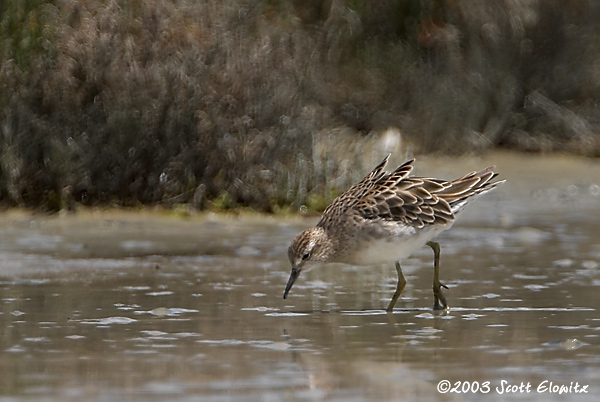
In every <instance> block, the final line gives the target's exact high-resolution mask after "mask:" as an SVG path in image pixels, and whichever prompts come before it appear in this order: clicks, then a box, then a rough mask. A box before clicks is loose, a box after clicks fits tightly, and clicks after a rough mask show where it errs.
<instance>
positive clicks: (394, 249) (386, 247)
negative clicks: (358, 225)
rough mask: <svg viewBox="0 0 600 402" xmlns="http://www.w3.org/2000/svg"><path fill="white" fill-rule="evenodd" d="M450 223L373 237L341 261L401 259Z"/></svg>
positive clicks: (382, 262) (357, 263) (380, 262)
mask: <svg viewBox="0 0 600 402" xmlns="http://www.w3.org/2000/svg"><path fill="white" fill-rule="evenodd" d="M450 226H452V223H449V224H447V225H436V226H432V227H429V228H428V229H422V230H417V231H415V232H413V233H410V234H408V233H405V234H403V235H399V236H393V237H388V238H380V239H374V240H370V241H367V242H365V243H364V244H361V245H359V246H358V247H357V248H356V251H355V252H354V253H351V254H349V255H348V257H349V258H348V259H345V260H344V261H343V262H345V263H348V264H356V265H375V264H387V263H394V262H396V261H401V260H402V259H404V258H406V257H408V256H410V255H411V254H412V253H413V252H414V251H416V250H418V249H420V248H421V247H423V246H424V245H425V243H427V242H428V241H429V240H431V239H433V238H434V237H436V236H437V235H439V234H440V233H441V232H443V231H444V230H446V229H449V228H450Z"/></svg>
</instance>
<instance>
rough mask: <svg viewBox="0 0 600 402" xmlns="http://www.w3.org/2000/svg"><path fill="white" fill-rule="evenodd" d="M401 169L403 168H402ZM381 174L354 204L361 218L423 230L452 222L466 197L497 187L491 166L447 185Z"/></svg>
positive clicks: (446, 182) (404, 176)
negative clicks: (400, 223) (402, 224)
mask: <svg viewBox="0 0 600 402" xmlns="http://www.w3.org/2000/svg"><path fill="white" fill-rule="evenodd" d="M403 166H404V165H403ZM407 175H408V173H407V174H405V175H403V176H402V177H398V176H396V175H395V172H392V173H390V174H387V175H386V174H384V175H382V176H381V177H380V178H379V179H378V180H377V181H376V183H374V185H373V186H372V187H371V191H369V192H368V193H367V194H365V195H364V196H363V197H362V198H361V199H360V201H359V202H358V203H357V204H356V210H357V212H358V213H359V214H360V216H361V217H363V218H364V219H383V220H387V221H396V222H402V223H405V224H407V225H410V226H414V227H417V228H422V227H424V226H425V225H438V224H446V223H448V222H450V221H452V220H454V214H455V213H456V212H458V211H459V210H460V209H462V207H463V206H464V205H466V203H467V202H468V200H469V198H470V197H472V196H474V195H476V194H480V193H482V192H485V191H488V190H491V189H492V188H493V187H495V186H496V184H498V183H500V182H497V183H490V180H491V179H492V178H494V177H495V176H496V173H494V172H493V167H489V168H487V169H484V170H482V171H480V172H472V173H469V174H467V175H465V176H463V177H461V178H459V179H457V180H454V181H452V182H448V181H445V180H439V179H429V178H422V177H406V176H407Z"/></svg>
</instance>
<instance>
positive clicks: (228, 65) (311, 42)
mask: <svg viewBox="0 0 600 402" xmlns="http://www.w3.org/2000/svg"><path fill="white" fill-rule="evenodd" d="M8 3H9V4H8V5H7V4H4V3H3V4H2V5H0V11H1V12H2V13H0V15H2V17H0V30H1V31H0V35H1V43H0V63H1V64H0V131H1V135H2V137H1V138H2V141H1V143H0V200H1V201H2V202H3V203H4V204H6V205H20V206H29V207H42V208H45V209H49V210H57V209H60V208H72V207H74V206H76V205H77V204H78V203H82V204H92V205H99V204H101V205H105V204H119V205H137V204H156V203H162V204H167V205H172V204H176V203H190V204H192V205H193V206H194V207H196V208H205V207H207V206H213V207H214V208H228V207H234V206H242V205H248V206H252V207H253V208H256V209H258V210H263V211H276V210H279V209H280V208H289V207H290V206H291V207H292V208H297V207H298V206H299V205H300V204H305V203H309V204H310V205H311V206H313V207H314V208H320V207H321V206H322V205H323V204H324V203H326V202H327V201H329V200H330V199H331V197H333V196H334V195H335V193H336V192H337V190H338V189H343V188H344V187H346V186H347V185H348V184H349V183H350V182H352V181H354V180H356V179H358V178H359V176H360V174H361V173H363V172H364V171H365V170H366V169H368V167H369V166H370V165H372V163H373V162H374V161H375V160H377V159H378V158H380V157H381V155H382V153H383V151H384V150H383V149H382V148H381V147H379V145H378V144H380V142H378V141H379V140H380V139H381V137H382V134H381V133H384V132H385V130H386V129H387V128H388V127H398V128H399V129H400V131H401V132H402V139H403V143H402V144H403V145H399V147H401V148H402V147H403V149H405V148H406V144H407V143H410V144H412V145H411V146H412V147H414V148H415V149H416V150H417V151H419V152H445V153H463V152H477V151H479V150H483V149H488V148H493V147H498V146H501V147H510V148H516V149H521V150H525V151H555V150H560V151H568V152H575V153H579V154H584V155H591V156H598V155H600V137H599V135H598V129H597V128H598V124H599V123H600V114H599V112H598V108H597V107H596V106H595V102H596V99H598V97H599V96H598V95H600V93H599V92H600V76H598V71H599V70H598V69H597V68H596V66H597V65H598V64H599V63H600V38H599V37H598V35H599V33H600V31H599V29H600V28H599V26H598V25H597V23H596V21H598V20H600V18H599V17H600V6H598V5H596V4H595V3H594V2H587V3H586V2H581V1H575V0H569V1H560V0H548V1H544V2H539V1H519V2H513V1H508V0H506V1H502V2H488V1H483V0H481V1H446V2H436V3H434V2H430V1H426V0H423V1H416V2H406V1H399V0H396V1H392V0H389V1H377V2H375V3H373V2H368V5H367V1H348V2H343V1H340V0H332V1H330V2H321V1H316V0H313V1H306V2H295V1H290V0H279V1H277V0H275V1H273V0H271V1H266V0H265V1H249V0H247V1H243V0H239V1H219V0H207V1H202V2H197V1H192V0H174V1H160V0H144V1H141V0H121V1H116V0H104V1H100V0H88V1H78V0H56V1H52V2H50V1H42V0H37V1H26V2H25V1H24V2H14V3H11V2H8ZM15 4H16V5H15ZM383 138H384V139H385V138H387V137H385V135H384V136H383ZM384 148H385V147H384ZM387 148H389V147H387ZM358 161H362V162H358ZM363 163H364V165H363ZM311 194H325V196H322V199H320V198H318V197H317V198H315V196H314V195H313V196H312V198H311Z"/></svg>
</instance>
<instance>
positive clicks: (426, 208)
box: [283, 155, 504, 311]
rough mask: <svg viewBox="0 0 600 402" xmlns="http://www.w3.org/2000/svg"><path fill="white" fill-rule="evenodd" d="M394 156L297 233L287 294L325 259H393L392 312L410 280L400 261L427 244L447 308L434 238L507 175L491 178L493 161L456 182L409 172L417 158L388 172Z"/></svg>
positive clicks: (437, 303) (440, 304)
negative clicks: (313, 225)
mask: <svg viewBox="0 0 600 402" xmlns="http://www.w3.org/2000/svg"><path fill="white" fill-rule="evenodd" d="M389 157H390V155H388V156H386V157H385V158H384V159H383V161H382V162H381V163H380V164H379V165H377V166H376V167H375V169H373V171H372V172H371V173H369V174H368V175H367V176H366V177H365V178H364V179H362V180H361V181H360V182H358V183H357V184H355V185H354V186H352V187H350V189H348V191H346V192H345V193H343V194H341V195H340V196H338V197H337V198H336V199H334V200H333V202H332V203H331V204H330V205H329V206H328V207H327V208H326V209H325V211H324V212H323V215H322V216H321V219H320V220H319V222H318V223H317V225H316V226H315V227H312V228H309V229H306V230H304V231H303V232H301V233H300V234H298V235H297V236H296V237H295V238H294V240H293V241H292V244H291V245H290V247H289V249H288V258H289V260H290V263H291V264H292V272H291V274H290V278H289V280H288V282H287V285H286V287H285V292H284V293H283V298H284V299H285V298H286V297H287V295H288V293H289V291H290V289H291V288H292V285H293V284H294V282H295V281H296V279H298V277H299V276H300V273H301V272H307V271H310V270H311V269H313V268H315V267H318V266H322V265H324V264H326V263H331V262H341V263H347V264H355V265H374V264H383V263H392V262H395V266H396V271H397V272H398V284H397V287H396V292H395V293H394V296H393V297H392V300H391V301H390V304H389V305H388V307H387V311H392V309H393V308H394V305H395V304H396V301H397V300H398V298H399V297H400V294H401V293H402V290H403V289H404V286H405V285H406V280H405V279H404V274H403V273H402V268H401V267H400V261H401V260H402V259H403V258H406V257H408V256H409V255H410V254H411V253H412V252H413V251H415V250H417V249H419V248H421V247H423V246H424V245H428V246H429V247H431V248H432V249H433V253H434V264H433V267H434V271H433V297H434V306H433V308H434V309H435V310H443V309H447V308H448V303H447V302H446V298H445V297H444V295H443V293H442V290H441V288H442V287H444V288H446V289H447V287H446V286H445V285H443V284H442V283H441V282H440V266H439V262H440V246H439V244H438V243H436V242H434V241H431V239H433V238H434V237H435V236H437V235H439V234H440V233H441V232H443V231H444V230H447V229H449V228H450V227H451V226H452V224H453V223H454V219H455V217H456V215H457V214H458V213H459V212H460V211H462V210H463V209H464V207H465V206H466V205H467V204H468V203H469V202H471V201H472V200H473V199H475V198H476V196H477V195H480V194H483V193H485V192H488V191H490V190H492V189H493V188H494V187H496V186H497V185H498V184H500V183H503V182H504V180H501V181H496V182H492V181H491V180H492V179H493V178H494V177H496V176H497V175H498V174H497V173H495V172H494V166H490V167H488V168H487V169H483V170H481V171H479V172H471V173H468V174H466V175H465V176H463V177H461V178H459V179H456V180H454V181H446V180H440V179H432V178H425V177H409V176H408V175H409V174H410V172H411V171H412V169H413V163H414V161H415V160H414V159H411V160H409V161H408V162H406V163H404V164H403V165H401V166H400V167H398V168H397V169H396V170H394V171H393V172H387V171H385V166H386V165H387V162H388V159H389Z"/></svg>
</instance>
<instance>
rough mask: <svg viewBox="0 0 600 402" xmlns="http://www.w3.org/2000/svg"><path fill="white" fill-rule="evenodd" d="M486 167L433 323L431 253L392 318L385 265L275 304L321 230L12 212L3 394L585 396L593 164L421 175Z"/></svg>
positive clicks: (447, 253)
mask: <svg viewBox="0 0 600 402" xmlns="http://www.w3.org/2000/svg"><path fill="white" fill-rule="evenodd" d="M492 162H493V163H495V164H496V165H498V168H499V170H500V172H501V173H502V175H503V177H505V178H508V179H509V182H508V183H507V184H505V185H504V186H502V187H501V188H499V189H498V191H496V192H495V193H492V194H488V195H486V196H484V197H482V198H480V199H479V200H478V201H477V202H476V203H475V204H473V205H472V206H470V208H468V209H467V210H466V211H465V214H464V215H463V216H461V218H459V220H458V221H457V223H456V224H455V226H454V227H453V228H452V230H450V231H448V232H446V233H444V234H442V235H441V236H440V237H439V238H438V240H439V242H440V244H441V246H442V257H441V258H442V259H441V264H442V265H441V278H442V281H443V282H444V283H445V284H446V285H447V286H448V287H449V289H448V290H446V291H445V295H446V297H447V298H448V302H449V304H450V306H451V309H450V311H448V312H443V313H440V312H434V311H432V310H431V306H432V304H433V297H432V292H431V279H432V268H431V264H432V255H431V254H432V253H431V250H429V249H427V248H424V249H423V250H419V251H418V252H416V253H415V254H414V255H413V256H412V257H411V258H410V259H408V260H406V261H405V262H404V264H403V267H404V272H405V275H406V279H407V281H408V283H407V286H406V289H405V292H404V294H403V297H401V298H400V300H399V301H398V303H397V305H396V307H397V309H396V310H395V311H394V313H393V314H387V313H385V312H384V311H383V310H382V309H383V308H385V306H387V303H388V301H389V299H390V297H391V295H392V293H393V291H394V288H395V280H396V277H395V270H394V269H393V267H392V266H378V267H353V266H344V265H335V266H331V267H328V268H326V269H322V270H320V271H313V272H310V273H308V274H306V275H303V276H302V277H300V279H299V280H298V281H297V282H296V284H295V286H294V287H293V288H292V291H291V293H290V295H289V297H288V299H287V300H283V299H282V293H283V289H284V286H285V283H286V281H287V277H288V274H289V264H288V262H287V261H286V260H287V257H286V250H287V246H288V243H289V241H290V240H291V239H292V238H293V236H294V235H295V234H296V233H297V232H298V231H300V230H301V229H303V228H305V227H307V226H309V225H311V224H313V223H314V221H315V219H314V218H308V219H299V218H297V219H280V218H275V217H264V216H253V217H242V218H234V217H223V216H221V217H218V216H210V215H204V216H201V217H193V218H189V219H182V218H175V217H166V216H160V215H158V214H156V213H154V214H153V213H138V214H120V213H115V212H113V213H100V214H94V213H83V214H79V215H76V216H62V217H47V216H41V215H29V214H26V213H19V212H10V213H5V214H3V215H1V216H0V306H1V308H0V372H1V373H2V375H1V376H0V401H12V400H78V401H79V400H98V401H104V400H132V401H138V400H139V401H142V400H144V401H147V400H151V401H153V400H169V401H186V400H198V399H201V400H208V401H213V400H214V401H221V400H223V401H225V400H227V401H230V400H234V401H236V400H239V401H242V400H243V401H247V400H261V401H262V400H266V401H271V400H274V401H276V400H328V401H329V400H340V401H341V400H343V401H359V400H365V399H367V398H369V399H370V400H371V399H373V398H377V400H401V399H405V398H411V399H413V400H414V399H417V400H465V399H466V400H488V399H491V400H499V401H500V400H502V401H504V400H556V401H564V400H574V401H592V400H597V399H598V397H599V396H600V385H598V384H600V314H598V308H599V300H600V299H599V296H598V291H599V290H600V235H599V233H600V232H599V230H598V228H599V225H600V194H599V193H600V191H599V190H600V188H599V187H598V185H600V174H597V173H598V172H600V166H599V165H598V163H595V162H593V161H587V160H580V159H569V158H564V159H561V158H559V159H558V160H557V159H556V158H555V159H549V158H548V159H544V158H522V157H518V156H513V155H502V154H499V155H494V156H493V157H490V158H487V159H477V160H476V159H467V160H464V161H461V162H460V163H459V164H458V166H454V167H453V168H452V169H448V168H446V167H445V165H444V161H441V162H440V161H434V160H432V159H427V158H425V159H424V161H423V162H419V163H418V166H420V169H421V170H420V171H419V172H417V173H418V174H433V175H436V176H439V177H444V178H451V177H454V176H458V175H461V174H462V173H465V172H466V171H469V170H473V169H476V168H479V167H483V166H486V165H487V164H490V163H492ZM443 380H448V381H450V386H451V388H455V389H456V390H457V391H458V390H460V391H467V392H466V393H460V394H459V393H457V392H453V391H450V392H447V393H442V392H440V391H439V390H438V386H439V387H441V388H443V387H444V385H446V384H445V383H443V382H442V381H443ZM550 382H552V384H550ZM521 383H522V384H521ZM576 383H578V384H579V388H577V390H580V389H581V388H582V387H583V386H585V385H587V389H586V391H587V393H575V391H576V389H575V384H576ZM528 384H529V388H527V385H528ZM509 385H510V386H509ZM557 385H566V386H569V385H571V388H570V389H569V388H567V389H566V390H567V391H568V392H567V393H562V394H559V393H552V392H551V391H556V392H559V391H560V388H557V387H556V386H557ZM538 386H539V387H540V388H539V389H538ZM475 389H476V391H475V392H473V391H474V390H475ZM527 389H529V392H527ZM508 390H511V391H516V393H507V391H508ZM564 390H565V389H563V391H564Z"/></svg>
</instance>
